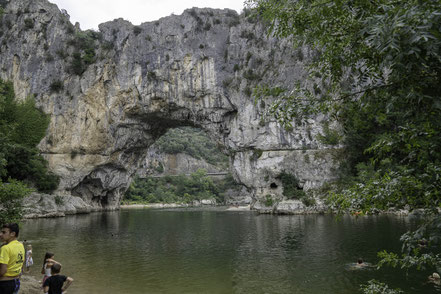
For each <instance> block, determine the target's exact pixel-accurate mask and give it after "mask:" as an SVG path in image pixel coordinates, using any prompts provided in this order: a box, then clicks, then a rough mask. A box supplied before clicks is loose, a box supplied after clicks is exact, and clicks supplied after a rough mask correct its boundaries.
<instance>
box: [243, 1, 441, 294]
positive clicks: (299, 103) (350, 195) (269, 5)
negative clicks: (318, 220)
mask: <svg viewBox="0 0 441 294" xmlns="http://www.w3.org/2000/svg"><path fill="white" fill-rule="evenodd" d="M247 2H248V6H249V7H251V8H253V9H254V13H256V14H257V15H258V16H259V17H261V18H263V19H264V20H265V21H267V22H268V23H269V24H270V26H269V27H270V32H271V33H273V34H274V35H275V36H277V37H280V38H291V39H293V40H294V43H295V45H297V46H308V47H310V48H314V50H317V52H319V54H318V58H317V60H315V61H313V63H312V64H311V67H310V71H311V75H310V76H311V80H313V81H320V82H321V89H322V90H321V91H319V92H317V91H314V89H310V88H308V87H307V86H303V85H297V86H296V87H295V88H294V89H285V90H283V91H274V90H273V89H269V88H268V87H265V86H263V87H260V88H258V89H256V91H255V94H256V96H257V97H259V98H265V97H271V98H272V99H275V101H276V102H275V103H274V104H273V105H272V106H271V107H269V114H272V115H275V116H276V117H277V118H278V119H279V121H280V122H281V123H282V124H284V125H285V126H287V127H289V126H290V122H291V121H292V120H293V119H294V118H297V119H298V118H306V117H308V116H310V115H313V114H314V113H317V112H325V113H327V114H328V115H329V117H331V118H333V119H336V120H337V121H338V122H339V123H340V124H341V125H342V127H343V128H344V137H343V138H342V139H343V143H344V144H345V146H346V149H347V150H346V151H347V152H346V153H347V156H348V160H347V162H346V164H345V165H343V166H342V170H341V172H342V179H344V181H342V183H341V184H342V185H340V188H341V189H340V190H339V191H335V192H334V193H332V197H331V198H330V200H331V201H330V203H331V205H332V206H333V207H334V208H336V209H339V210H342V211H347V210H349V211H357V212H360V211H362V212H372V211H375V210H377V209H381V210H383V209H389V208H391V207H395V208H409V209H411V210H412V209H417V208H424V209H426V211H428V212H429V215H428V216H427V219H428V221H427V222H426V223H425V225H423V226H421V227H420V228H419V230H417V231H416V232H412V233H408V234H406V235H404V236H403V237H402V241H403V242H404V246H403V254H402V255H394V254H392V253H391V254H389V253H382V255H381V256H382V257H383V261H382V263H387V264H391V265H400V266H402V267H404V268H408V267H412V266H416V267H419V268H421V267H424V266H428V267H431V268H432V267H436V266H441V256H440V255H438V254H435V253H434V252H433V251H432V250H431V249H433V248H435V247H436V246H438V245H439V240H440V238H439V236H440V232H439V229H438V228H439V227H440V225H441V219H440V216H439V213H438V210H439V209H440V206H441V202H440V200H441V199H440V196H441V195H440V193H441V192H440V191H441V181H440V178H441V153H440V152H439V150H441V121H440V120H439V117H440V115H441V99H440V93H441V33H440V32H441V12H440V10H439V8H440V7H441V1H439V0H428V1H418V0H410V1H391V0H373V1H364V0H355V1H306V0H299V1H290V0H282V1H279V0H277V1H276V0H249V1H247ZM292 37H294V38H292ZM421 240H427V241H428V245H427V246H425V247H424V249H422V247H421V246H419V244H420V242H421ZM365 291H368V289H367V290H366V289H365ZM369 293H370V292H369Z"/></svg>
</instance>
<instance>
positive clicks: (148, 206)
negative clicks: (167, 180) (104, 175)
mask: <svg viewBox="0 0 441 294" xmlns="http://www.w3.org/2000/svg"><path fill="white" fill-rule="evenodd" d="M214 206H215V205H196V206H195V205H189V204H185V203H148V204H125V205H121V207H120V208H121V209H140V208H146V209H168V208H189V207H214ZM225 210H228V211H249V210H251V206H250V205H244V206H239V205H234V206H225Z"/></svg>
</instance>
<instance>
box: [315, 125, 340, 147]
mask: <svg viewBox="0 0 441 294" xmlns="http://www.w3.org/2000/svg"><path fill="white" fill-rule="evenodd" d="M317 139H318V140H319V141H320V142H321V143H323V144H326V145H338V144H339V143H340V140H341V139H342V136H340V134H339V133H338V131H337V130H332V129H330V128H329V124H328V123H325V125H324V126H323V135H322V134H318V135H317Z"/></svg>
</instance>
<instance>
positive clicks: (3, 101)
mask: <svg viewBox="0 0 441 294" xmlns="http://www.w3.org/2000/svg"><path fill="white" fill-rule="evenodd" d="M14 96H15V94H14V90H13V86H12V83H11V82H3V81H1V80H0V179H1V180H3V181H5V180H7V179H8V178H13V179H16V180H20V181H25V182H27V183H29V184H32V185H35V187H36V188H37V189H38V190H39V191H45V192H49V191H52V190H54V189H56V187H57V186H58V181H59V179H58V177H57V176H55V175H54V174H52V173H49V172H48V169H47V162H46V161H45V160H44V158H43V157H42V156H41V155H40V154H39V153H38V149H37V148H36V146H37V144H38V143H39V142H40V141H41V139H42V138H43V137H44V136H45V133H46V128H47V126H48V124H49V117H48V116H47V115H45V114H44V113H43V112H41V111H40V110H39V109H37V108H36V107H35V101H34V100H33V99H32V98H28V99H26V100H25V101H23V102H16V101H15V99H14Z"/></svg>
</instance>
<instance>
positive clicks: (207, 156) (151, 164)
mask: <svg viewBox="0 0 441 294" xmlns="http://www.w3.org/2000/svg"><path fill="white" fill-rule="evenodd" d="M222 151H223V150H222V149H221V146H220V145H219V144H217V143H216V142H215V141H214V140H212V138H210V136H209V135H208V134H207V133H206V132H205V131H204V130H202V129H200V128H195V127H188V126H186V127H177V128H170V129H168V130H167V132H166V133H165V134H164V135H162V136H161V137H159V138H158V139H157V140H156V141H155V143H154V144H152V145H151V146H150V147H149V148H148V150H147V155H146V158H145V160H144V162H143V163H142V164H141V166H140V167H139V169H138V171H137V172H136V176H135V177H134V178H133V180H132V183H131V185H130V187H129V189H128V190H127V191H126V193H125V194H124V197H123V199H122V203H138V202H142V203H145V202H148V203H184V204H188V205H215V204H216V205H219V204H226V203H227V202H228V203H231V202H232V199H233V198H234V195H233V194H238V193H239V190H241V188H242V186H241V185H239V184H238V183H236V182H235V181H234V180H232V177H231V174H230V172H229V171H230V166H229V157H228V156H227V155H226V154H224V153H223V152H222Z"/></svg>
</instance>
